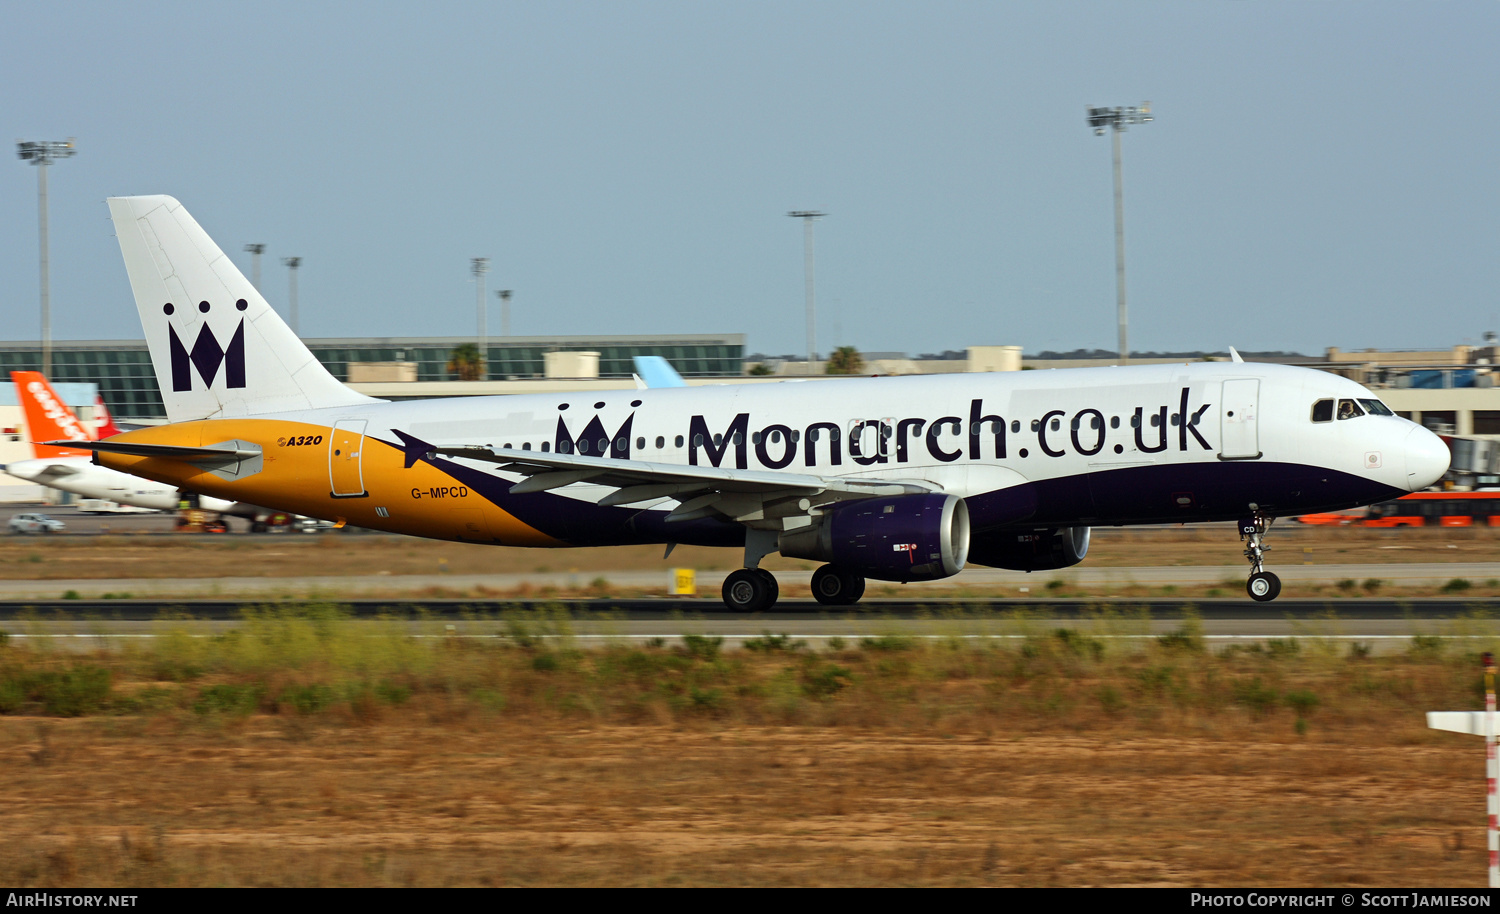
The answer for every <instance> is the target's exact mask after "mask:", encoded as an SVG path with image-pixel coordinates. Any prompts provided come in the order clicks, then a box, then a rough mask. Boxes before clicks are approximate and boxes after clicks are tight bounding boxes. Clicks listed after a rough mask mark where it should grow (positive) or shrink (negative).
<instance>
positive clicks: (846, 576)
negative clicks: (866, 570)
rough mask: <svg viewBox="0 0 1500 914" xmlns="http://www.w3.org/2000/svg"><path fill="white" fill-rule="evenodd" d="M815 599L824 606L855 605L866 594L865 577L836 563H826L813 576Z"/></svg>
mask: <svg viewBox="0 0 1500 914" xmlns="http://www.w3.org/2000/svg"><path fill="white" fill-rule="evenodd" d="M812 592H813V599H815V600H817V601H818V602H819V603H822V604H823V605H824V606H853V605H854V604H855V603H858V602H859V598H860V597H863V596H864V595H865V579H864V577H863V576H861V575H857V574H855V573H854V572H852V571H845V570H843V569H842V568H839V567H837V566H835V565H824V566H823V567H821V568H819V569H818V570H817V571H814V572H813V576H812Z"/></svg>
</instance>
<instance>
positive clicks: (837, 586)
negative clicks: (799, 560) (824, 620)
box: [724, 565, 865, 613]
mask: <svg viewBox="0 0 1500 914" xmlns="http://www.w3.org/2000/svg"><path fill="white" fill-rule="evenodd" d="M780 590H781V588H780V587H778V586H777V584H776V577H775V576H774V575H772V574H771V572H769V571H766V570H765V569H764V568H741V569H740V570H739V571H736V572H733V573H731V574H730V575H729V577H727V578H725V579H724V605H725V606H728V607H729V608H730V609H734V610H739V611H740V612H750V613H755V612H761V611H763V610H767V609H770V608H771V607H772V606H773V605H774V604H775V603H776V598H777V597H778V596H780ZM812 592H813V597H814V598H815V599H817V601H818V602H819V603H822V604H823V605H824V606H853V605H854V604H855V603H858V602H859V600H860V597H863V596H864V595H865V579H864V577H863V576H862V575H858V574H855V573H854V572H852V571H846V570H844V569H842V568H840V567H838V566H837V565H824V566H823V567H821V568H819V569H818V570H817V571H814V572H813V577H812Z"/></svg>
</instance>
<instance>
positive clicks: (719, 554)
mask: <svg viewBox="0 0 1500 914" xmlns="http://www.w3.org/2000/svg"><path fill="white" fill-rule="evenodd" d="M1267 543H1268V544H1269V545H1271V546H1272V547H1273V550H1274V551H1273V553H1272V555H1271V557H1270V558H1271V560H1272V562H1273V564H1274V563H1282V564H1288V563H1296V564H1300V563H1303V562H1313V563H1315V564H1342V563H1371V564H1390V563H1405V562H1489V561H1495V560H1496V557H1497V556H1500V528H1471V529H1442V528H1433V529H1420V530H1369V529H1330V528H1308V527H1300V526H1298V525H1296V524H1286V525H1284V526H1278V527H1276V528H1275V529H1274V530H1273V532H1272V533H1271V535H1270V536H1268V537H1267ZM1240 548H1241V547H1240V545H1239V541H1238V539H1237V537H1236V536H1235V533H1234V529H1233V527H1232V525H1230V526H1226V525H1214V526H1211V527H1205V528H1166V529H1158V528H1152V529H1140V530H1129V529H1105V530H1098V531H1095V534H1094V540H1093V545H1092V547H1091V548H1090V550H1089V555H1088V559H1087V563H1088V565H1089V566H1137V565H1147V566H1156V565H1165V566H1170V565H1224V564H1233V563H1236V562H1239V561H1241V558H1240ZM662 551H663V550H662V547H661V546H614V547H605V548H588V549H517V548H504V547H494V546H476V545H468V544H463V543H449V542H440V541H436V540H423V539H416V538H413V537H402V536H388V535H383V534H361V533H325V534H320V535H317V536H308V535H302V534H279V535H262V536H223V537H221V536H212V535H208V534H181V535H157V536H114V535H110V536H68V537H53V538H39V537H15V536H10V537H0V580H50V579H56V580H62V579H74V578H181V577H205V578H211V577H230V576H257V575H259V576H264V577H305V576H323V575H347V576H368V575H371V574H374V573H377V572H378V573H380V574H387V573H388V574H391V575H406V574H416V575H422V574H436V573H442V572H448V573H452V574H514V573H529V572H541V573H545V572H568V571H577V572H579V573H580V574H583V575H594V574H597V573H608V572H609V571H618V570H650V569H660V570H661V571H662V576H663V579H665V577H666V571H667V569H668V568H672V567H678V566H682V567H692V568H697V569H699V570H702V571H715V570H727V569H731V568H738V567H739V564H740V552H739V550H736V549H713V548H706V547H694V546H681V547H678V548H677V549H676V550H675V551H674V552H673V553H672V556H671V559H670V560H667V559H663V558H662ZM815 565H816V563H813V562H807V561H803V560H800V559H785V558H782V557H780V556H772V557H768V558H767V559H766V562H765V566H766V567H767V568H770V569H772V570H780V569H794V568H795V569H803V570H809V571H810V570H812V569H813V568H814V567H815Z"/></svg>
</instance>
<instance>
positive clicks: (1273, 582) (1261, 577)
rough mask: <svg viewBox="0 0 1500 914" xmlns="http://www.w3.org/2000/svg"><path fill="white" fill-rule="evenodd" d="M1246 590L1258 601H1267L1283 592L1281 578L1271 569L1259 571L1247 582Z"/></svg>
mask: <svg viewBox="0 0 1500 914" xmlns="http://www.w3.org/2000/svg"><path fill="white" fill-rule="evenodd" d="M1245 592H1246V593H1248V594H1249V595H1250V599H1252V600H1254V601H1255V602H1257V603H1267V602H1270V601H1271V600H1274V599H1276V597H1277V596H1278V595H1280V593H1281V578H1278V577H1277V576H1276V575H1275V574H1272V573H1271V572H1269V571H1258V572H1256V573H1255V574H1252V575H1250V580H1248V581H1246V582H1245Z"/></svg>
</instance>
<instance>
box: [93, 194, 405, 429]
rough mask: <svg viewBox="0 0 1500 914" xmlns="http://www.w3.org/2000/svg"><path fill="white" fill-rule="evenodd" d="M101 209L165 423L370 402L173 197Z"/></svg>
mask: <svg viewBox="0 0 1500 914" xmlns="http://www.w3.org/2000/svg"><path fill="white" fill-rule="evenodd" d="M109 213H110V217H111V218H112V219H113V220H114V223H115V235H116V237H117V238H118V240H119V242H120V253H121V255H123V256H124V258H125V271H126V273H128V274H129V276H130V288H131V290H132V291H133V292H134V293H135V304H136V309H137V310H138V311H139V312H140V316H141V326H142V328H143V329H144V330H145V332H146V343H147V345H148V346H149V347H150V349H151V364H152V366H153V367H154V368H155V369H156V382H157V385H158V386H159V387H160V388H161V395H162V401H163V403H164V404H165V405H166V408H167V418H168V419H170V420H171V421H173V422H183V421H187V420H191V419H208V418H215V419H222V418H230V417H237V416H255V415H264V414H266V413H276V412H286V411H290V410H299V409H318V408H321V407H332V406H354V405H357V404H361V403H372V402H376V401H374V400H371V399H370V398H369V397H365V396H363V395H361V394H357V393H355V392H354V391H352V390H350V389H349V388H347V387H345V386H344V385H343V384H342V383H340V382H339V380H338V379H337V378H335V377H334V376H333V375H331V374H329V373H328V370H327V369H326V368H324V367H323V365H322V364H321V363H320V362H319V361H318V360H317V359H316V358H314V357H313V354H312V353H311V352H310V351H308V348H307V346H305V345H303V343H302V341H301V340H299V339H298V338H297V335H296V334H295V333H293V332H292V329H291V328H290V327H288V326H287V325H286V322H285V321H283V320H282V319H281V316H280V315H278V314H277V313H276V312H275V311H274V310H273V309H272V308H271V306H270V305H269V304H268V303H267V302H266V300H265V299H264V298H263V297H262V296H261V294H260V293H259V292H258V291H256V289H255V287H254V286H252V285H251V284H250V282H249V280H247V279H245V276H244V274H242V273H241V272H240V271H239V268H238V267H236V266H235V265H234V263H233V262H232V261H231V260H230V259H229V258H228V257H227V256H225V254H224V252H223V251H222V250H220V249H219V246H218V245H217V244H214V241H213V239H212V238H210V237H209V236H208V233H206V232H204V231H203V229H202V228H200V227H199V225H198V223H197V222H196V221H194V219H193V217H192V216H191V215H189V214H188V211H187V209H186V208H184V207H183V205H182V204H181V203H178V202H177V201H176V200H174V199H173V198H171V197H168V196H151V197H111V198H110V200H109Z"/></svg>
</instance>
